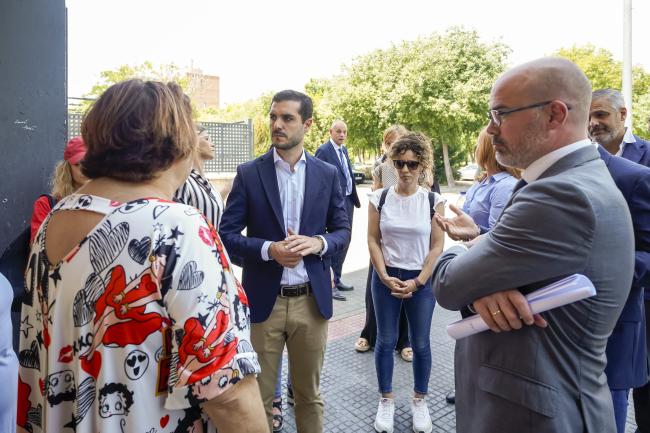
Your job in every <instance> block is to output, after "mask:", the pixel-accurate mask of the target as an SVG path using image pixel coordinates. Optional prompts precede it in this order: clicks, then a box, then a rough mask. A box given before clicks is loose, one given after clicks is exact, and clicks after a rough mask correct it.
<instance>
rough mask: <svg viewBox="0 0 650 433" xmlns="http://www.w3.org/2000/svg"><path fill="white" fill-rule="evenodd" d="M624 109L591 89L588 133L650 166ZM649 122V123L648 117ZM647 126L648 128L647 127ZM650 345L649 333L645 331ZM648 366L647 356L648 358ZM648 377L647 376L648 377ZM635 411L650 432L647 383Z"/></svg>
mask: <svg viewBox="0 0 650 433" xmlns="http://www.w3.org/2000/svg"><path fill="white" fill-rule="evenodd" d="M625 119H627V108H626V107H625V100H624V99H623V95H622V94H621V92H619V91H618V90H615V89H600V90H596V91H595V92H593V95H592V100H591V108H590V110H589V135H590V137H591V139H592V140H594V141H595V142H596V143H598V144H600V145H601V146H602V147H604V148H605V149H606V150H607V151H608V152H609V153H611V154H612V155H616V156H621V157H623V158H625V159H627V160H630V161H632V162H636V163H638V164H641V165H645V166H646V167H650V143H649V142H647V141H645V140H643V139H641V138H639V137H637V136H636V135H634V134H632V130H631V129H630V128H627V127H626V126H625ZM648 120H649V123H650V119H648ZM649 129H650V128H649ZM644 307H645V311H646V314H647V312H648V311H650V287H646V289H645V305H644ZM646 342H647V344H648V346H650V332H648V331H646ZM647 362H648V365H649V366H650V358H648V360H647ZM648 379H650V377H649V378H648ZM633 396H634V413H635V417H636V422H637V426H638V427H639V431H640V432H641V433H650V382H647V383H646V385H645V386H642V387H639V388H635V389H634V392H633Z"/></svg>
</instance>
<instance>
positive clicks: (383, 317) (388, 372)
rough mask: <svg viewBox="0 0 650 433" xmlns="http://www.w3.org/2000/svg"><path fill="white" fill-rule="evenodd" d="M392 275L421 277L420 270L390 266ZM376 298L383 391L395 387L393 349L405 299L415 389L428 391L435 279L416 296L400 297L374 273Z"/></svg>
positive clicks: (377, 353) (377, 350) (377, 359)
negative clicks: (392, 293)
mask: <svg viewBox="0 0 650 433" xmlns="http://www.w3.org/2000/svg"><path fill="white" fill-rule="evenodd" d="M386 272H387V273H388V275H390V276H391V277H396V278H399V279H400V280H402V281H406V280H410V279H412V278H415V277H417V276H418V275H419V274H420V271H409V270H404V269H398V268H391V267H386ZM372 299H373V302H374V304H375V316H376V318H377V343H376V345H375V369H376V370H377V381H378V382H379V392H381V393H382V394H384V393H389V392H392V391H393V350H395V345H396V344H397V334H398V328H399V312H400V308H401V305H402V303H404V311H405V312H406V317H407V318H408V323H409V339H410V340H411V348H412V349H413V378H414V380H413V381H414V391H415V392H416V393H418V394H426V393H427V390H428V385H429V376H430V375H431V346H430V343H429V334H430V332H431V317H432V316H433V308H434V307H435V305H436V299H435V297H434V296H433V290H432V289H431V280H429V281H427V283H426V284H425V285H424V287H422V288H420V289H419V290H417V291H415V292H414V293H413V297H411V298H408V299H403V300H402V299H399V298H396V297H394V296H393V295H391V294H390V290H389V289H388V287H386V286H385V285H384V283H382V281H381V280H380V279H379V276H378V275H377V273H373V276H372Z"/></svg>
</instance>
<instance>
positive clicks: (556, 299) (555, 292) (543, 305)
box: [447, 274, 596, 340]
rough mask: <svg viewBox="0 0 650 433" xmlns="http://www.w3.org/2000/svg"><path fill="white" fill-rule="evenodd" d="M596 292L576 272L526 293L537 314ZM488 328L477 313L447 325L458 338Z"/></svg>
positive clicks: (590, 284)
mask: <svg viewBox="0 0 650 433" xmlns="http://www.w3.org/2000/svg"><path fill="white" fill-rule="evenodd" d="M595 294H596V288H595V287H594V285H593V283H592V282H591V280H589V278H587V277H585V276H584V275H581V274H574V275H571V276H570V277H566V278H564V279H562V280H560V281H556V282H555V283H553V284H549V285H548V286H545V287H542V288H541V289H537V290H535V291H534V292H532V293H529V294H528V295H526V299H527V300H528V304H529V305H530V309H531V310H532V311H533V314H537V313H543V312H544V311H548V310H551V309H553V308H557V307H561V306H563V305H567V304H571V303H572V302H576V301H580V300H582V299H585V298H589V297H590V296H594V295H595ZM488 329H490V328H488V326H487V324H486V323H485V322H484V321H483V319H482V318H481V316H479V315H478V314H477V315H475V316H471V317H467V318H465V319H463V320H459V321H457V322H454V323H451V324H449V325H447V334H449V336H450V337H451V338H453V339H455V340H458V339H459V338H465V337H468V336H470V335H474V334H478V333H479V332H483V331H486V330H488Z"/></svg>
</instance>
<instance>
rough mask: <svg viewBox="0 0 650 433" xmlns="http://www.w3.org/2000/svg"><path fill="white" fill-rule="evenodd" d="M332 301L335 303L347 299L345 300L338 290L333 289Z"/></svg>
mask: <svg viewBox="0 0 650 433" xmlns="http://www.w3.org/2000/svg"><path fill="white" fill-rule="evenodd" d="M332 299H336V300H337V301H347V300H348V298H346V297H345V296H344V295H343V293H341V292H339V289H337V288H334V289H333V290H332Z"/></svg>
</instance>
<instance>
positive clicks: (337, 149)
mask: <svg viewBox="0 0 650 433" xmlns="http://www.w3.org/2000/svg"><path fill="white" fill-rule="evenodd" d="M330 143H332V147H334V151H335V152H336V156H338V157H339V164H341V168H342V169H343V173H345V180H346V183H347V185H346V186H345V195H346V196H348V195H350V194H352V173H350V169H349V168H348V161H347V159H346V158H345V156H344V155H343V153H344V151H343V145H340V146H339V145H338V144H336V143H334V140H332V139H331V138H330Z"/></svg>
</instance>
